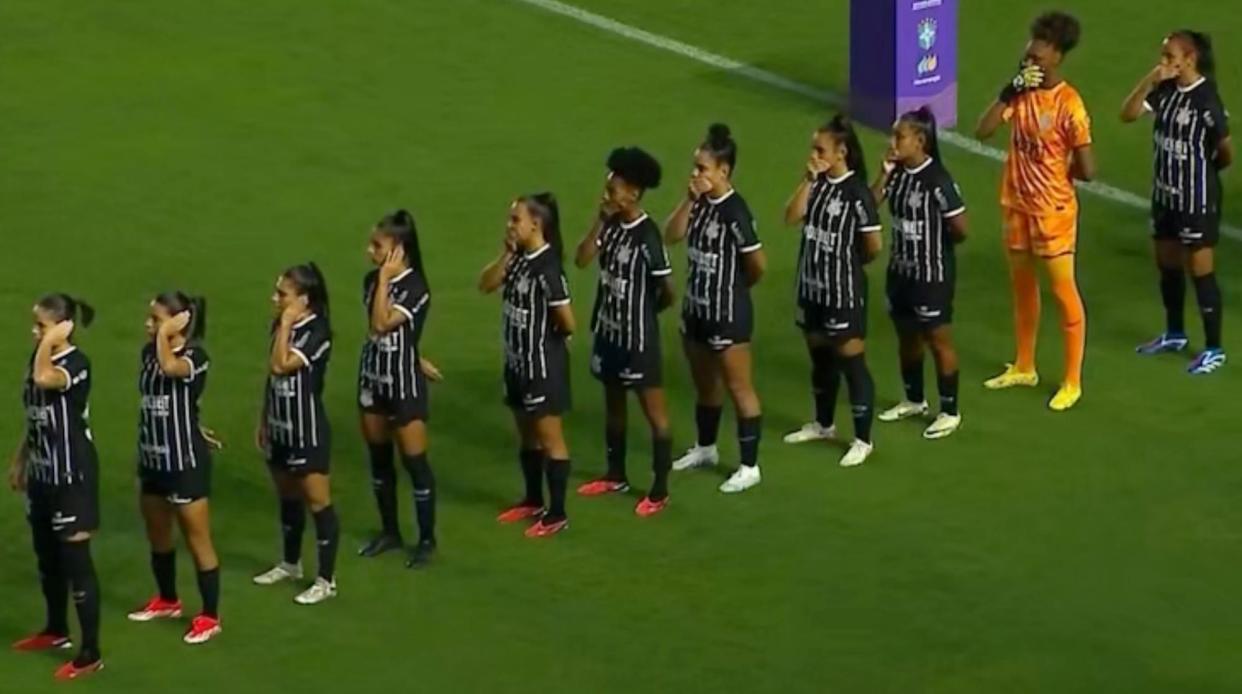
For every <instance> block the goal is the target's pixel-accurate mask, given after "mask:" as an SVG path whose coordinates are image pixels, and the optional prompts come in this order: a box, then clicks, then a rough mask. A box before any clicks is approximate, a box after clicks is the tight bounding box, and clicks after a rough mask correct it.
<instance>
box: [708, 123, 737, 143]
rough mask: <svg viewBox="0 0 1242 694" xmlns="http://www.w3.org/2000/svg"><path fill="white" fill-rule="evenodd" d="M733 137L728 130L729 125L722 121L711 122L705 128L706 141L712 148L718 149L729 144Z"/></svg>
mask: <svg viewBox="0 0 1242 694" xmlns="http://www.w3.org/2000/svg"><path fill="white" fill-rule="evenodd" d="M732 139H733V133H732V131H730V130H729V126H727V125H725V124H724V123H712V124H711V125H710V126H708V128H707V143H708V144H710V145H711V146H712V148H713V149H720V148H723V147H725V146H727V145H728V144H729V142H730V141H731V140H732Z"/></svg>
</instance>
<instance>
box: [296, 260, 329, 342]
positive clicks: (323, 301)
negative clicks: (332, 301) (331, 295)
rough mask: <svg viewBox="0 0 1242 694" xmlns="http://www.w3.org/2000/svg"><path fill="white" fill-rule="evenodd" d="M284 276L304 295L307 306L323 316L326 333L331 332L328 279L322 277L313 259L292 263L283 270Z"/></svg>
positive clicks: (321, 272)
mask: <svg viewBox="0 0 1242 694" xmlns="http://www.w3.org/2000/svg"><path fill="white" fill-rule="evenodd" d="M284 277H285V278H286V279H288V280H289V281H290V282H292V283H293V286H294V287H296V288H297V291H298V293H299V294H300V295H302V296H305V297H306V304H307V306H309V307H310V310H311V311H314V312H315V314H316V315H318V316H320V317H322V318H323V321H324V324H325V325H327V326H328V333H329V334H331V333H332V317H331V312H330V306H329V303H328V281H327V280H326V279H324V276H323V271H322V270H320V269H319V265H317V264H316V263H315V262H314V261H311V262H308V263H305V264H303V265H294V266H293V267H291V268H289V269H288V270H285V272H284Z"/></svg>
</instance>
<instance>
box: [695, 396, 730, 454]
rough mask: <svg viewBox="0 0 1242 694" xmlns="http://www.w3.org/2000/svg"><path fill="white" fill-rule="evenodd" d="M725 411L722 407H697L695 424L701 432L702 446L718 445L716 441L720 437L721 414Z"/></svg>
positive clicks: (700, 443)
mask: <svg viewBox="0 0 1242 694" xmlns="http://www.w3.org/2000/svg"><path fill="white" fill-rule="evenodd" d="M723 411H724V410H723V409H722V408H720V407H709V406H707V405H696V406H695V408H694V423H695V426H696V427H697V428H698V431H699V445H700V446H715V445H716V439H717V438H719V437H720V413H721V412H723Z"/></svg>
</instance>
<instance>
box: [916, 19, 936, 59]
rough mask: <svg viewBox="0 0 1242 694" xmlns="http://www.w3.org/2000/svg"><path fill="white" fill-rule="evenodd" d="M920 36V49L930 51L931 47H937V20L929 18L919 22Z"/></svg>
mask: <svg viewBox="0 0 1242 694" xmlns="http://www.w3.org/2000/svg"><path fill="white" fill-rule="evenodd" d="M918 36H919V48H922V49H923V50H925V51H930V50H931V47H932V46H934V45H936V20H934V19H932V18H931V17H928V18H927V19H924V20H923V21H921V22H919V28H918Z"/></svg>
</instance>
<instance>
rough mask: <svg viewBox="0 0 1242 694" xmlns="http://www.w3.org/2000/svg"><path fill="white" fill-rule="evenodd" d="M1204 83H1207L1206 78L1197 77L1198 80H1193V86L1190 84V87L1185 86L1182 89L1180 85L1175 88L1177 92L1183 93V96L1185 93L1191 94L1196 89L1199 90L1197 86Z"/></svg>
mask: <svg viewBox="0 0 1242 694" xmlns="http://www.w3.org/2000/svg"><path fill="white" fill-rule="evenodd" d="M1206 81H1207V78H1206V77H1203V76H1200V77H1199V79H1197V80H1195V83H1194V84H1190V85H1187V86H1185V87H1183V86H1181V85H1178V86H1177V91H1179V92H1181V93H1183V94H1185V93H1186V92H1193V91H1194V90H1196V89H1198V88H1199V85H1201V84H1203V83H1204V82H1206Z"/></svg>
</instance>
